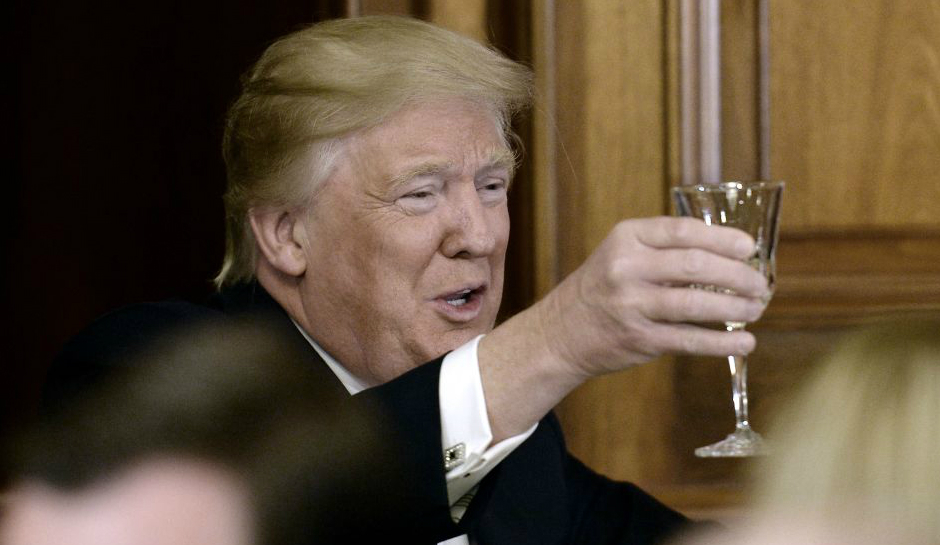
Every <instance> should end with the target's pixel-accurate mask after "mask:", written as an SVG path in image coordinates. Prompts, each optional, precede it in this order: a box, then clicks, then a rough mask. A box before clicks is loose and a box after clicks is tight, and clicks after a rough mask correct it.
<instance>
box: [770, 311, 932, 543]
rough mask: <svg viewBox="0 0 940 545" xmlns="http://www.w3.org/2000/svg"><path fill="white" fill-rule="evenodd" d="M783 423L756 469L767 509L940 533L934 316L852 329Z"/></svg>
mask: <svg viewBox="0 0 940 545" xmlns="http://www.w3.org/2000/svg"><path fill="white" fill-rule="evenodd" d="M779 424H780V427H779V428H777V429H776V433H774V434H773V435H772V436H771V441H772V444H773V446H774V453H773V455H772V456H771V457H770V458H768V460H767V461H766V462H765V463H764V465H763V467H761V469H762V470H763V471H762V472H761V473H760V474H759V475H760V478H761V479H762V480H761V481H760V483H759V486H758V491H757V492H758V497H759V498H760V500H761V501H762V503H763V507H764V509H765V510H776V511H784V512H787V511H801V512H804V513H814V514H816V515H819V516H821V517H823V518H826V517H828V516H831V517H832V518H833V519H835V518H837V517H840V516H842V517H844V516H845V515H850V516H852V517H855V518H858V519H859V520H865V521H889V522H890V523H891V524H899V525H901V526H902V527H905V528H907V529H910V530H916V532H918V533H920V534H922V535H926V536H931V538H932V539H934V540H940V319H934V318H930V319H919V320H913V319H907V320H902V321H892V322H888V323H883V324H880V325H877V326H871V327H869V328H866V329H864V330H861V331H857V332H855V333H853V334H851V335H850V336H849V337H847V338H846V339H845V340H844V341H843V343H842V344H840V345H839V346H838V348H837V349H836V350H835V352H833V353H832V354H831V355H830V356H829V357H828V358H827V359H826V360H824V361H823V364H822V365H821V367H820V368H819V370H818V371H817V373H816V374H815V376H813V377H812V378H811V380H810V381H809V382H808V383H807V384H806V385H805V386H804V388H803V390H801V391H800V393H799V395H798V396H797V397H796V398H795V399H794V400H793V404H792V405H791V406H790V408H789V410H788V411H785V412H784V413H783V414H782V417H781V419H780V420H779Z"/></svg>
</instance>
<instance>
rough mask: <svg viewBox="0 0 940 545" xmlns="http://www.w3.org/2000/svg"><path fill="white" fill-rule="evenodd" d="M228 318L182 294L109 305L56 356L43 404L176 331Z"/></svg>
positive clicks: (124, 363)
mask: <svg viewBox="0 0 940 545" xmlns="http://www.w3.org/2000/svg"><path fill="white" fill-rule="evenodd" d="M224 319H225V315H224V314H223V313H222V312H220V311H219V310H215V309H212V308H210V307H206V306H202V305H196V304H193V303H190V302H186V301H183V300H169V301H161V302H155V303H139V304H134V305H130V306H126V307H123V308H119V309H117V310H114V311H111V312H109V313H107V314H105V315H103V316H101V317H100V318H98V319H96V320H95V321H93V322H92V323H91V324H89V325H88V326H87V327H85V329H83V330H82V331H80V332H79V333H78V334H77V335H75V336H74V337H72V338H71V339H70V340H69V341H68V342H67V343H66V344H65V345H64V346H63V347H62V350H61V351H60V352H59V354H58V355H57V356H56V358H55V359H54V360H53V361H52V363H51V365H50V367H49V371H48V374H47V377H46V381H45V384H44V386H43V394H42V405H43V409H44V410H48V409H49V408H50V407H52V406H58V405H59V404H61V403H64V402H65V400H67V399H68V398H70V397H71V395H74V394H75V393H77V392H80V391H83V390H85V389H86V388H88V387H89V386H92V385H93V384H95V383H97V382H98V381H99V380H100V379H102V378H104V377H105V376H108V375H110V374H111V373H112V372H113V371H115V370H116V369H120V368H124V367H127V366H129V365H132V364H133V362H134V361H136V360H137V359H138V358H139V357H140V356H141V354H143V352H145V351H146V350H147V349H148V348H149V347H151V346H152V345H153V344H154V343H156V342H159V341H160V340H162V339H164V338H167V337H168V336H170V335H173V334H175V333H176V332H177V331H181V330H183V329H185V328H186V327H190V326H193V325H198V324H201V323H211V322H214V321H220V320H224Z"/></svg>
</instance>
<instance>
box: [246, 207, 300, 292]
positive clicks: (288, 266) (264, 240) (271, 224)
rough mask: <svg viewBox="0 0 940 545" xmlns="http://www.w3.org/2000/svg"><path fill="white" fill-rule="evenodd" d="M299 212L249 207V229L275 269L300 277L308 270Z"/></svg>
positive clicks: (262, 252)
mask: <svg viewBox="0 0 940 545" xmlns="http://www.w3.org/2000/svg"><path fill="white" fill-rule="evenodd" d="M298 216H299V212H298V211H287V210H283V209H274V208H252V209H251V210H249V211H248V218H249V220H250V222H251V230H252V231H253V232H254V234H255V240H256V241H257V243H258V248H259V249H260V251H261V254H262V255H263V256H264V258H265V259H267V260H268V262H269V263H270V264H271V265H272V266H273V267H274V268H275V269H277V270H278V271H280V272H282V273H284V274H287V275H290V276H300V275H302V274H304V272H305V271H306V270H307V258H306V254H305V252H304V249H305V246H306V245H305V241H306V234H305V233H304V230H303V224H302V222H300V221H299V218H298Z"/></svg>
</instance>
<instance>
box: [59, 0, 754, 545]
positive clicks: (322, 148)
mask: <svg viewBox="0 0 940 545" xmlns="http://www.w3.org/2000/svg"><path fill="white" fill-rule="evenodd" d="M531 95H532V87H531V74H530V72H529V71H528V70H527V69H526V68H525V67H523V66H521V65H519V64H517V63H514V62H512V61H510V60H508V59H506V58H504V57H502V56H501V55H500V54H499V53H497V52H495V51H493V50H491V49H489V48H486V47H484V46H482V45H480V44H477V43H475V42H473V41H472V40H469V39H466V38H463V37H461V36H459V35H456V34H454V33H452V32H449V31H446V30H444V29H441V28H438V27H435V26H433V25H430V24H427V23H423V22H420V21H417V20H411V19H403V18H391V17H365V18H358V19H346V20H336V21H328V22H324V23H320V24H318V25H314V26H312V27H309V28H307V29H304V30H301V31H298V32H296V33H294V34H291V35H288V36H286V37H284V38H282V39H281V40H279V41H277V42H276V43H274V44H273V45H271V46H270V47H269V48H268V50H267V51H266V52H265V53H264V55H263V56H262V57H261V59H260V60H259V61H258V63H257V64H256V65H255V66H254V68H253V69H252V70H251V71H250V72H249V73H248V74H247V76H246V79H245V82H244V88H243V91H242V94H241V96H240V97H239V98H238V100H237V101H236V102H235V104H234V105H233V106H232V108H231V109H230V112H229V116H228V119H227V125H226V133H225V139H224V143H223V148H224V154H225V159H226V165H227V169H228V177H229V180H228V182H229V186H228V191H227V193H226V195H225V203H226V212H227V214H226V215H227V252H226V257H225V262H224V265H223V268H222V271H221V273H220V275H219V276H218V278H217V279H216V281H217V284H218V286H219V288H220V291H219V296H218V297H217V298H216V300H215V302H214V303H213V305H214V307H213V308H214V309H215V310H216V311H218V312H221V313H222V314H225V315H244V314H245V313H248V314H254V315H263V316H264V323H266V324H267V327H272V328H278V329H280V330H281V331H288V330H289V331H292V332H293V334H294V336H295V337H296V338H297V339H299V341H298V342H302V343H303V344H304V347H305V348H306V349H307V350H308V352H309V355H310V362H311V365H315V366H318V367H319V368H320V369H322V370H323V373H324V374H325V378H324V380H329V381H332V382H333V383H335V384H336V385H337V386H338V387H339V385H342V387H345V389H346V391H348V392H349V393H350V394H356V395H354V396H353V398H352V400H354V401H353V402H354V403H359V402H362V403H369V404H370V405H373V406H377V407H379V410H381V411H382V413H383V414H384V415H387V416H388V417H389V420H390V421H391V422H394V424H392V427H393V428H394V429H395V430H396V433H397V437H398V439H397V440H398V441H400V442H401V443H402V444H404V445H407V447H408V452H407V455H405V456H403V457H401V458H400V459H396V460H394V461H393V463H395V464H400V465H401V466H402V467H403V468H405V469H407V471H414V472H416V473H417V474H419V475H421V478H420V479H418V480H416V481H415V482H414V484H413V486H412V487H411V489H409V490H389V489H387V487H386V488H383V493H387V494H392V495H395V494H400V495H401V496H402V497H403V498H406V499H403V500H402V501H405V502H407V504H408V505H409V508H410V511H411V513H410V516H412V517H413V518H414V520H415V524H414V525H413V531H414V534H413V535H411V536H409V539H410V540H411V541H412V542H415V543H436V542H446V543H468V542H476V543H492V544H498V543H513V544H518V543H539V544H544V543H582V542H583V543H651V542H656V541H658V540H660V539H662V538H663V537H664V536H666V535H668V534H670V533H672V532H674V531H675V530H676V529H677V528H678V527H680V526H681V525H682V524H683V522H684V518H683V517H682V516H681V515H679V514H678V513H675V512H674V511H672V510H670V509H668V508H666V507H665V506H663V505H661V504H660V503H658V502H656V500H654V499H653V498H651V497H649V496H648V495H646V494H645V493H643V492H642V491H640V490H639V489H637V488H636V487H635V486H633V485H630V484H628V483H615V482H612V481H610V480H607V479H605V478H603V477H601V476H599V475H597V474H595V473H593V472H592V471H591V470H590V469H588V468H587V467H585V466H584V465H583V464H581V463H580V462H579V461H577V460H576V459H574V458H573V457H571V456H570V455H569V454H568V453H567V451H566V450H565V446H564V440H563V437H562V433H561V430H560V427H559V425H558V422H557V421H556V419H555V418H554V417H553V416H552V414H551V409H552V408H553V407H554V406H555V404H557V403H558V402H559V401H560V400H561V399H562V398H563V397H564V396H565V395H566V394H567V393H568V392H570V391H571V390H572V389H574V388H575V387H577V386H578V385H580V384H582V383H583V382H584V381H586V380H588V379H589V378H591V377H594V376H598V375H601V374H605V373H609V372H614V371H618V370H622V369H626V368H628V367H631V366H633V365H637V364H640V363H643V362H645V361H648V360H650V359H653V358H655V357H657V356H658V355H661V354H664V353H694V354H706V355H715V356H723V355H727V354H729V353H740V354H744V353H747V352H750V351H751V350H752V349H753V347H754V338H753V337H752V336H751V335H750V334H749V333H747V332H743V331H742V332H732V333H728V332H720V331H714V330H711V329H708V328H705V327H700V326H697V325H694V323H696V322H723V321H739V320H740V321H752V320H755V319H757V318H758V317H759V316H760V314H761V312H762V311H763V308H764V307H763V304H762V302H761V297H762V296H763V295H765V294H766V292H767V289H768V288H767V285H766V282H765V280H764V279H763V277H762V276H761V275H760V274H758V273H757V272H755V271H754V270H752V269H751V268H750V267H748V266H747V265H746V264H745V263H744V262H743V260H744V259H745V258H747V257H749V256H750V255H752V254H753V252H754V241H753V240H751V239H750V238H749V237H748V236H747V235H746V234H744V233H742V232H740V231H736V230H733V229H727V228H722V227H706V226H705V225H703V224H701V223H700V222H697V221H695V220H691V219H678V218H666V217H662V218H650V219H640V220H628V221H624V222H622V223H620V224H619V225H617V226H616V227H615V228H614V229H613V230H612V231H611V233H610V234H609V236H608V237H607V238H606V239H605V240H604V241H603V242H602V243H601V245H600V246H599V247H598V248H597V249H596V250H595V252H594V253H593V254H592V255H591V256H590V257H589V258H588V259H587V261H586V262H585V263H584V264H583V265H582V266H581V267H580V268H579V269H578V270H576V271H575V272H573V273H572V274H571V275H570V276H568V277H567V278H566V279H565V280H564V281H563V282H561V284H560V285H559V286H558V287H557V288H555V289H554V290H553V291H552V292H551V293H549V294H548V295H547V296H546V297H545V298H544V299H542V300H541V301H539V302H538V303H536V304H535V305H533V306H532V307H531V308H529V309H527V310H526V311H524V312H522V313H520V314H518V315H516V316H514V317H512V318H511V319H509V320H508V321H506V322H505V323H502V324H501V325H500V326H499V327H496V328H495V329H494V323H495V319H496V315H497V310H498V308H499V303H500V299H501V294H502V287H503V268H504V261H505V253H506V245H507V240H508V237H509V216H508V210H507V192H508V190H509V187H510V184H511V182H512V176H513V171H514V169H515V166H516V154H515V150H513V148H512V146H511V145H510V142H511V141H512V135H511V133H510V128H509V126H510V120H511V118H512V116H513V114H515V113H516V112H519V111H521V110H523V109H525V108H526V107H527V106H528V105H529V102H530V100H531ZM693 283H695V284H719V285H721V286H724V287H727V288H729V289H730V290H733V291H730V292H720V293H718V292H713V291H705V290H692V289H687V288H685V287H682V286H686V285H688V284H693ZM181 308H182V307H173V308H172V309H170V310H167V309H166V308H164V309H162V310H160V311H157V310H156V309H152V308H151V309H150V310H148V311H146V312H144V313H143V315H146V316H147V318H146V319H144V321H156V322H161V321H162V320H163V318H160V319H155V318H153V316H155V315H156V314H160V312H164V314H165V315H167V316H172V317H177V318H178V317H181V316H188V315H190V314H191V309H190V310H186V309H185V308H184V309H183V310H180V309H181ZM135 316H137V317H138V318H139V316H140V315H135ZM133 321H134V320H130V321H128V320H124V322H123V323H124V324H128V323H131V322H133ZM117 322H120V320H116V319H112V320H111V321H110V325H104V326H102V325H99V326H97V327H96V328H93V330H94V331H97V333H91V334H85V336H84V338H85V339H86V340H85V341H81V340H80V341H77V343H73V347H74V346H85V347H87V346H94V347H100V346H104V345H108V344H109V343H111V341H109V339H112V340H113V339H115V338H118V337H121V338H127V337H133V336H134V335H140V331H142V329H141V328H139V327H138V328H133V327H125V326H120V325H117V326H116V325H115V323H117ZM122 328H123V329H122ZM118 330H120V331H123V332H124V333H122V334H116V333H115V331H118ZM143 330H144V331H149V329H147V328H144V329H143ZM88 339H92V340H88ZM112 344H113V343H112ZM82 350H83V349H81V348H79V349H70V350H67V351H66V353H67V354H68V353H71V354H73V356H68V357H65V358H64V359H63V360H61V361H71V362H72V363H74V362H75V360H76V359H82V358H84V359H89V358H87V352H86V353H85V356H74V354H77V353H81V352H82ZM91 359H94V358H91ZM69 367H71V368H73V369H77V368H79V367H80V366H78V365H66V364H62V363H60V364H59V366H58V368H59V369H67V368H69ZM63 373H64V374H63V375H62V376H65V375H66V374H68V373H67V372H65V371H63ZM68 382H69V381H68V380H60V381H59V383H60V384H65V383H68ZM377 486H379V487H380V488H381V483H378V485H377ZM405 516H409V515H405Z"/></svg>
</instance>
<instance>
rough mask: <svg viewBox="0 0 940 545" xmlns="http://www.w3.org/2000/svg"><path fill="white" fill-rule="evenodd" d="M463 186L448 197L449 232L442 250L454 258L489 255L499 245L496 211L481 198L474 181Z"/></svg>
mask: <svg viewBox="0 0 940 545" xmlns="http://www.w3.org/2000/svg"><path fill="white" fill-rule="evenodd" d="M461 185H462V186H463V187H462V188H461V190H460V191H459V192H457V194H456V195H454V198H453V199H449V200H450V202H449V206H448V214H447V218H446V220H445V221H447V227H446V235H445V236H444V240H443V242H442V244H441V251H442V252H443V253H444V255H445V256H447V257H451V258H474V257H481V256H486V255H489V254H490V253H492V252H493V250H494V249H495V248H496V233H495V232H494V228H495V226H494V225H491V222H492V221H495V220H494V218H493V216H494V213H490V212H489V210H488V209H487V207H486V206H485V205H484V204H483V202H481V200H480V196H479V195H478V194H477V191H476V187H475V186H474V184H473V183H469V184H461Z"/></svg>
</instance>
